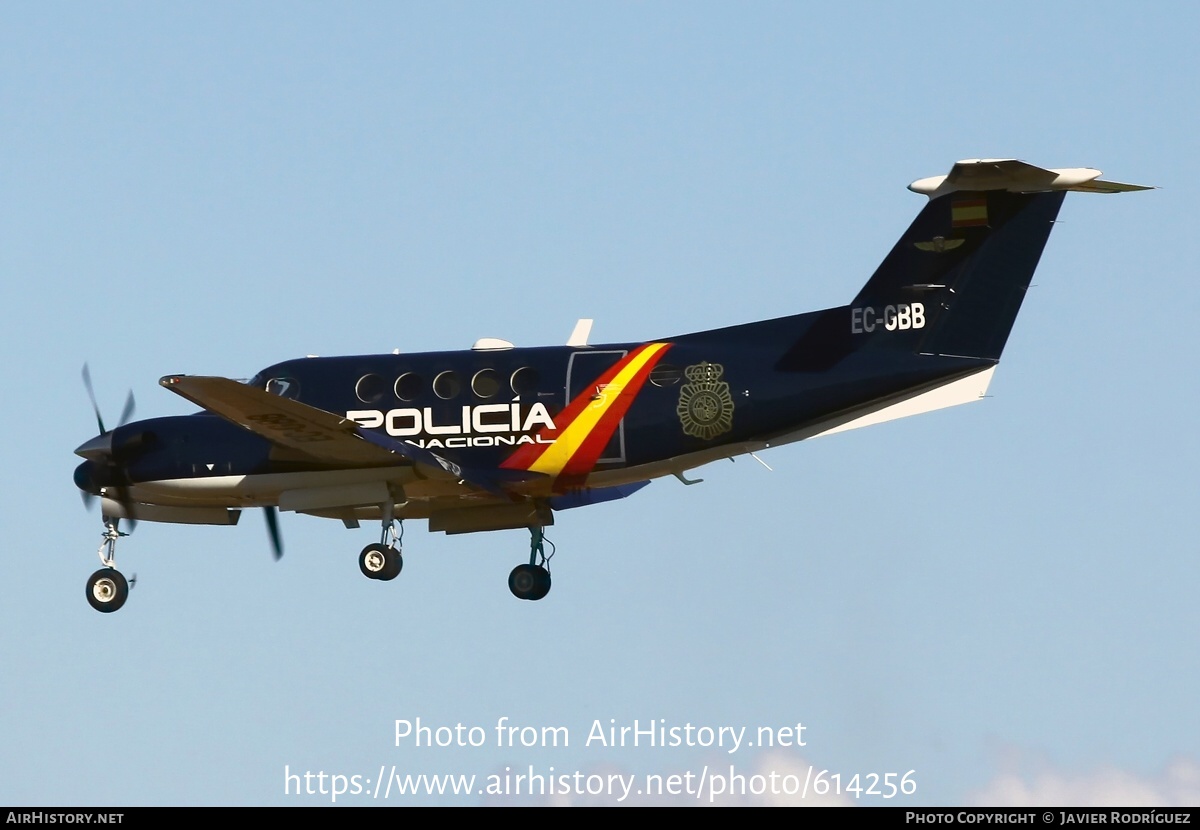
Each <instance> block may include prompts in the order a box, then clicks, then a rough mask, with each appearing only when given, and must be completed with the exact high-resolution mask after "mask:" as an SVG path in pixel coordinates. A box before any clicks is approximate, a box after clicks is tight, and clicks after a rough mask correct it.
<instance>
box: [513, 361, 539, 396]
mask: <svg viewBox="0 0 1200 830" xmlns="http://www.w3.org/2000/svg"><path fill="white" fill-rule="evenodd" d="M539 380H541V378H540V377H539V376H538V371H537V369H534V368H533V367H532V366H522V367H521V368H520V369H518V370H517V371H515V372H513V373H512V377H511V378H509V385H510V386H512V391H513V394H514V395H532V394H533V393H534V392H536V391H537V387H538V381H539Z"/></svg>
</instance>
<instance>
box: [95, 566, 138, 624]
mask: <svg viewBox="0 0 1200 830" xmlns="http://www.w3.org/2000/svg"><path fill="white" fill-rule="evenodd" d="M128 598H129V582H128V581H127V580H126V579H125V577H124V576H123V575H122V574H121V572H120V571H118V570H117V569H116V568H101V569H100V570H98V571H96V572H95V573H94V574H92V575H91V576H90V577H88V581H87V601H88V604H89V605H91V606H92V607H93V608H95V609H96V610H97V611H99V612H101V613H102V614H108V613H111V612H113V611H116V610H117V609H118V608H120V607H121V606H122V605H124V604H125V600H127V599H128Z"/></svg>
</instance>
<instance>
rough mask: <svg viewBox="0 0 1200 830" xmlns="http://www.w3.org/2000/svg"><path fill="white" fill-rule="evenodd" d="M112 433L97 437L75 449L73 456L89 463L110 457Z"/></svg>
mask: <svg viewBox="0 0 1200 830" xmlns="http://www.w3.org/2000/svg"><path fill="white" fill-rule="evenodd" d="M112 440H113V434H112V432H111V431H110V432H106V433H104V434H103V435H97V436H96V437H95V438H92V439H91V440H88V441H84V442H83V443H82V444H80V445H79V446H78V447H76V448H75V454H76V455H78V456H80V457H82V458H86V459H88V460H89V461H102V460H104V459H105V458H109V457H111V456H112Z"/></svg>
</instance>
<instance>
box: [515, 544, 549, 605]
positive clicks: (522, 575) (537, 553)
mask: <svg viewBox="0 0 1200 830" xmlns="http://www.w3.org/2000/svg"><path fill="white" fill-rule="evenodd" d="M529 535H530V539H529V564H528V565H517V567H515V568H513V569H512V573H510V574H509V575H508V590H510V591H512V593H513V596H514V597H516V598H517V599H528V600H538V599H541V598H542V597H544V596H546V594H548V593H550V569H549V568H548V567H547V565H549V564H550V558H551V557H552V556H554V543H553V542H550V556H547V555H546V548H545V544H544V543H545V542H549V541H550V540H549V539H547V538H546V536H545V534H544V533H543V532H542V528H540V527H531V528H529Z"/></svg>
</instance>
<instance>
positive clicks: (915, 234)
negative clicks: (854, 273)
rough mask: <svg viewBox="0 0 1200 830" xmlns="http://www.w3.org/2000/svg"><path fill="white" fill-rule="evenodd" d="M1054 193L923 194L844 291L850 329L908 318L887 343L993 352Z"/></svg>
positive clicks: (1049, 219) (1048, 224) (959, 352)
mask: <svg viewBox="0 0 1200 830" xmlns="http://www.w3.org/2000/svg"><path fill="white" fill-rule="evenodd" d="M1064 195H1065V194H1064V193H1062V192H1050V193H1008V192H1005V191H983V192H970V191H967V192H954V193H948V194H946V195H944V196H939V197H937V198H935V199H933V200H932V201H930V202H929V204H927V205H926V206H925V208H924V209H923V210H922V211H921V213H920V214H918V216H917V218H916V219H915V220H914V221H913V223H912V225H911V226H909V228H908V230H907V231H906V232H905V233H904V235H903V236H901V237H900V240H899V241H898V242H897V243H896V245H895V247H893V248H892V250H891V252H890V253H889V254H888V255H887V257H886V258H885V259H884V261H883V263H882V264H880V266H879V268H878V269H876V271H875V273H874V274H873V275H872V276H871V279H870V280H868V281H867V284H866V285H865V286H863V288H862V290H861V291H859V293H858V296H857V297H855V298H854V301H853V303H851V321H850V325H851V331H852V332H853V333H856V334H857V333H862V334H869V333H872V332H873V331H874V330H875V328H876V327H877V326H880V325H882V326H883V327H884V330H886V331H889V332H890V331H893V330H895V329H897V328H899V329H905V328H911V330H912V336H911V337H902V338H898V339H895V342H894V345H895V346H897V347H902V348H911V349H913V350H914V351H919V352H924V353H933V354H944V355H955V356H961V357H975V358H984V359H989V360H999V358H1000V353H1001V352H1002V351H1003V349H1004V344H1005V342H1006V341H1007V340H1008V335H1009V332H1010V331H1011V330H1012V326H1013V321H1014V320H1016V317H1017V312H1018V311H1019V310H1020V308H1021V302H1022V300H1023V299H1024V298H1025V291H1026V289H1027V288H1028V287H1029V283H1030V281H1031V280H1032V278H1033V272H1034V270H1035V269H1036V268H1037V264H1038V260H1039V259H1040V258H1041V255H1042V250H1043V249H1044V248H1045V245H1046V240H1047V239H1048V238H1049V236H1050V231H1051V229H1052V228H1053V223H1054V220H1055V217H1056V216H1057V215H1058V210H1059V208H1060V207H1061V206H1062V200H1063V196H1064ZM897 318H899V319H897ZM922 329H923V331H921V330H922Z"/></svg>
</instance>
